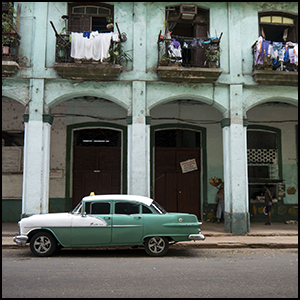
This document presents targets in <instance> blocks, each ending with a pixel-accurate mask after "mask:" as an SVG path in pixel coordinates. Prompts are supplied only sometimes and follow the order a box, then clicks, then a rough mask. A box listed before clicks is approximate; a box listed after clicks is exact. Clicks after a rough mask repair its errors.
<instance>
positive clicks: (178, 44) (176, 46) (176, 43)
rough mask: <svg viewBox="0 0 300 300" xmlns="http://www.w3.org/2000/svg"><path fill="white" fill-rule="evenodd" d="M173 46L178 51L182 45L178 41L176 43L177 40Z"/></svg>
mask: <svg viewBox="0 0 300 300" xmlns="http://www.w3.org/2000/svg"><path fill="white" fill-rule="evenodd" d="M173 46H174V48H175V49H178V47H180V43H179V42H178V41H176V40H175V39H173Z"/></svg>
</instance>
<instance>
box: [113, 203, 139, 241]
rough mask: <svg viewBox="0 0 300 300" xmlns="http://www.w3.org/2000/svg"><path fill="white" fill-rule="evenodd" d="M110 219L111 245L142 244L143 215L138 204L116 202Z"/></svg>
mask: <svg viewBox="0 0 300 300" xmlns="http://www.w3.org/2000/svg"><path fill="white" fill-rule="evenodd" d="M112 217H113V218H112V244H115V245H132V244H134V243H137V244H140V243H141V242H142V237H143V215H142V214H141V213H140V204H139V203H136V202H130V201H116V202H115V204H114V213H113V215H112Z"/></svg>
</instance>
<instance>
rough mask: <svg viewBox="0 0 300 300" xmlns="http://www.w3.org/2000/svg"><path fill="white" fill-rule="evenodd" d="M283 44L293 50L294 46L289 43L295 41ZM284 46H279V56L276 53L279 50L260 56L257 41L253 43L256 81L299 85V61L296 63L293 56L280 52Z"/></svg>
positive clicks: (254, 77) (267, 83) (254, 76)
mask: <svg viewBox="0 0 300 300" xmlns="http://www.w3.org/2000/svg"><path fill="white" fill-rule="evenodd" d="M273 44H274V43H273ZM281 44H282V47H283V48H284V49H285V48H286V46H287V49H288V50H287V51H289V50H292V47H289V46H288V45H292V44H293V43H290V44H289V43H281ZM277 45H279V44H277ZM271 46H272V44H271ZM282 47H280V46H279V48H278V49H279V52H278V53H279V54H280V55H278V56H277V55H276V54H277V52H276V53H275V56H274V52H273V51H272V52H271V53H268V54H267V55H263V54H262V55H261V56H260V57H258V54H257V42H255V43H254V44H253V45H252V55H253V70H252V77H253V79H254V81H255V82H258V83H260V84H265V85H284V86H298V62H297V63H295V62H294V60H293V59H292V57H289V58H288V57H287V56H285V57H284V54H283V53H284V52H280V51H282ZM274 49H275V47H274ZM277 51H278V50H277Z"/></svg>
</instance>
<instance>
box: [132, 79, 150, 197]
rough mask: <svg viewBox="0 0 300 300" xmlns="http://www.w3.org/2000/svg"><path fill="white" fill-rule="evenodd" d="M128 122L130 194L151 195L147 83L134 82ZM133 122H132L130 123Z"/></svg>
mask: <svg viewBox="0 0 300 300" xmlns="http://www.w3.org/2000/svg"><path fill="white" fill-rule="evenodd" d="M132 95H133V96H132V119H131V118H129V117H128V118H127V120H129V121H127V123H128V176H127V178H128V185H127V192H128V194H133V195H141V196H147V197H149V196H150V124H149V125H148V124H146V123H148V122H146V121H147V120H148V118H147V117H146V83H145V82H141V81H134V82H133V83H132ZM130 123H131V124H130Z"/></svg>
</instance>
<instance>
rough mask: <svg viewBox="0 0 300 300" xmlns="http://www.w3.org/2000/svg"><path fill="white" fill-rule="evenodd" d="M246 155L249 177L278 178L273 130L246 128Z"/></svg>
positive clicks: (275, 142) (275, 141)
mask: <svg viewBox="0 0 300 300" xmlns="http://www.w3.org/2000/svg"><path fill="white" fill-rule="evenodd" d="M247 157H248V175H249V178H250V179H251V178H252V179H279V173H278V151H277V140H276V133H275V132H270V131H263V130H248V131H247Z"/></svg>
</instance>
